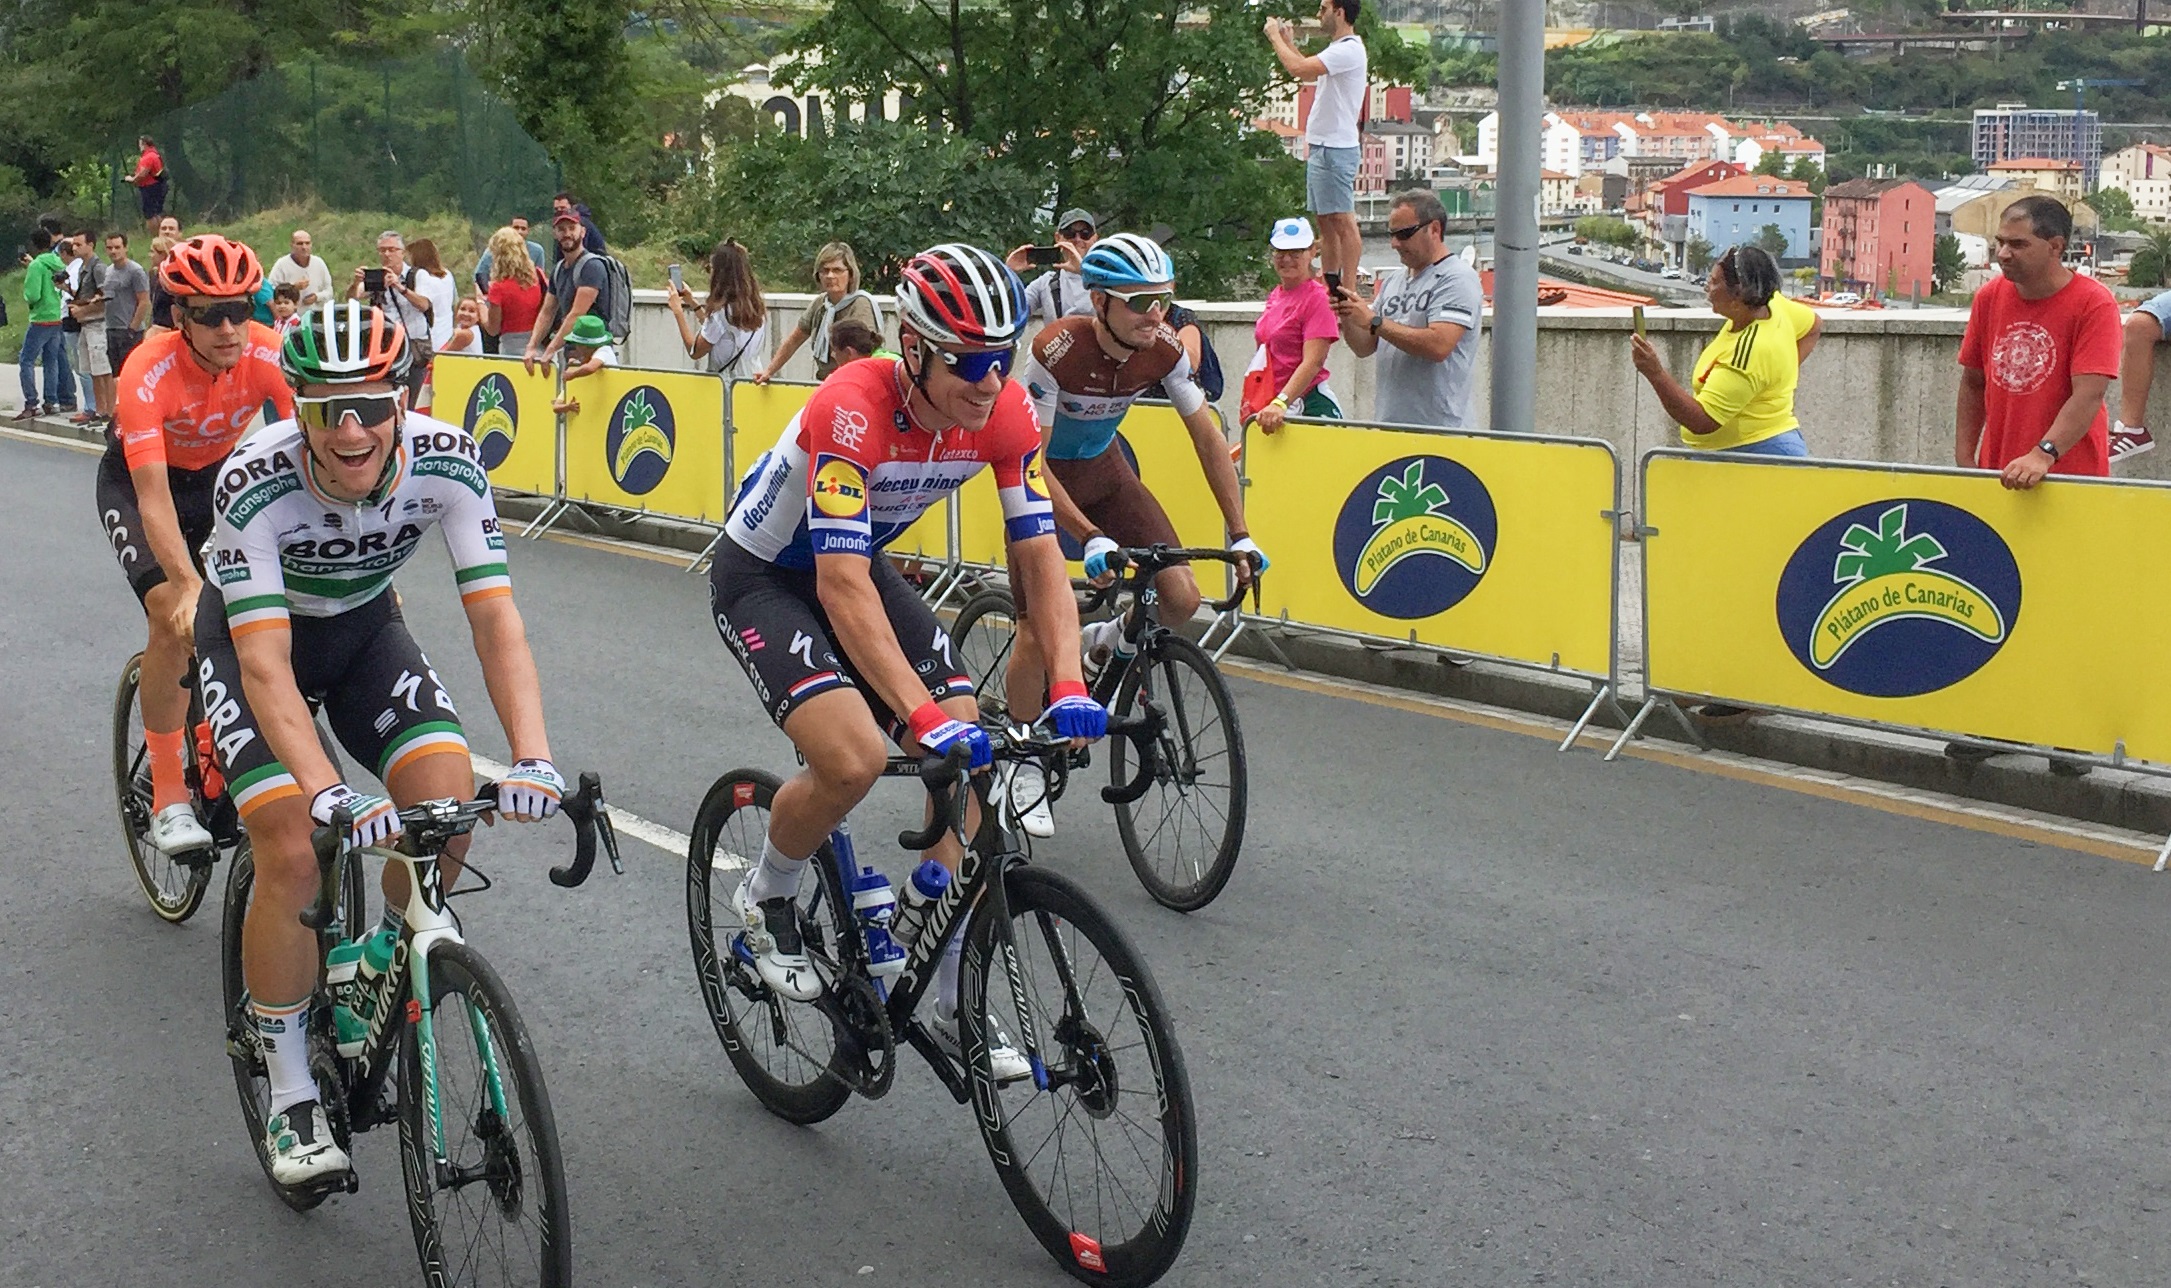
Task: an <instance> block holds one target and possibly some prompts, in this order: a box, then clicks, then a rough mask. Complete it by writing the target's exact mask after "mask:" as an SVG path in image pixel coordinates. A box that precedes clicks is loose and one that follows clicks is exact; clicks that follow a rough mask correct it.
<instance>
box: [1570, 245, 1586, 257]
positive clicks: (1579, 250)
mask: <svg viewBox="0 0 2171 1288" xmlns="http://www.w3.org/2000/svg"><path fill="white" fill-rule="evenodd" d="M1568 253H1569V254H1571V255H1580V254H1582V253H1583V248H1582V247H1581V246H1570V247H1569V248H1568Z"/></svg>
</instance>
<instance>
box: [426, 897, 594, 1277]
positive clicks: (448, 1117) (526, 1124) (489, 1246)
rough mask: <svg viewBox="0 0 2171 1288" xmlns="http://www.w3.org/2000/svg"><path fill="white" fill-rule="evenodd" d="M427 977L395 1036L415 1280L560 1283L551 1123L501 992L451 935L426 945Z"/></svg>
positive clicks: (556, 1158) (507, 997) (561, 1219)
mask: <svg viewBox="0 0 2171 1288" xmlns="http://www.w3.org/2000/svg"><path fill="white" fill-rule="evenodd" d="M427 989H428V993H429V996H428V997H427V998H424V999H422V1008H421V1016H422V1019H421V1021H420V1022H418V1023H415V1024H410V1025H408V1026H407V1032H406V1034H405V1035H404V1037H403V1038H402V1041H403V1042H404V1044H405V1045H404V1048H403V1050H402V1051H401V1053H400V1088H399V1097H400V1164H401V1171H402V1173H403V1174H404V1177H405V1180H406V1182H407V1214H408V1217H409V1218H410V1220H411V1221H412V1223H413V1225H414V1229H415V1251H416V1253H417V1254H419V1255H420V1256H421V1258H422V1277H423V1281H424V1282H425V1283H427V1284H429V1285H431V1288H440V1286H448V1288H449V1286H450V1285H454V1284H458V1285H462V1288H467V1286H468V1285H484V1284H503V1285H513V1284H520V1285H531V1284H543V1285H546V1286H548V1285H562V1284H569V1283H571V1282H572V1280H573V1235H572V1227H571V1226H570V1224H568V1216H567V1211H566V1197H565V1167H564V1163H563V1160H562V1159H561V1158H560V1155H559V1152H558V1126H557V1122H556V1120H555V1119H554V1118H553V1117H552V1116H551V1112H550V1096H549V1093H548V1092H546V1091H545V1090H544V1088H543V1070H542V1065H541V1064H540V1063H539V1062H538V1061H537V1060H536V1058H535V1048H534V1046H533V1044H532V1043H531V1042H530V1041H529V1038H528V1031H527V1027H526V1026H525V1025H523V1024H522V1023H521V1022H520V1014H519V1012H518V1011H516V1010H515V1009H514V1008H513V999H512V995H511V994H510V993H508V992H507V991H506V989H505V985H504V983H503V981H501V980H499V979H498V976H497V972H496V971H494V970H492V969H490V964H489V963H488V962H486V961H484V960H483V958H482V955H481V954H479V953H477V952H476V951H475V950H474V949H473V948H470V947H468V946H467V945H466V944H463V943H459V942H457V941H453V940H445V941H442V942H440V943H438V944H437V945H435V946H434V947H432V948H431V949H430V956H429V970H428V978H427ZM440 1132H441V1133H442V1137H441V1139H442V1149H440V1148H439V1140H440Z"/></svg>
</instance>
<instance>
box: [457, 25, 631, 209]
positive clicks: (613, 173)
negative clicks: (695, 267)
mask: <svg viewBox="0 0 2171 1288" xmlns="http://www.w3.org/2000/svg"><path fill="white" fill-rule="evenodd" d="M492 8H493V9H494V10H495V13H496V17H497V21H498V25H497V31H496V42H495V53H496V59H495V68H496V71H497V74H498V77H499V79H500V80H501V81H502V82H503V84H504V86H505V92H506V95H507V97H509V98H510V99H511V100H512V103H513V106H514V108H515V110H516V111H518V113H519V114H520V124H521V125H522V126H523V127H524V128H525V129H526V130H527V131H528V133H529V134H532V135H534V136H535V138H536V139H537V141H539V142H540V143H542V145H543V146H544V147H546V148H549V149H550V151H551V155H553V156H555V157H556V158H557V159H558V164H559V165H560V166H562V167H563V168H564V170H565V177H566V181H567V183H568V184H570V185H571V186H572V187H573V188H574V189H575V190H576V191H578V192H579V193H580V194H581V195H582V196H583V197H584V198H586V199H587V200H588V201H589V202H590V203H591V204H592V205H594V206H595V207H596V214H597V216H598V217H599V218H601V219H604V220H608V219H609V218H610V217H611V216H612V215H613V214H618V213H623V212H625V210H626V207H627V205H628V204H630V203H629V201H628V198H629V196H630V194H629V193H628V189H627V185H626V182H625V179H624V172H623V169H622V167H623V166H624V164H625V160H626V152H627V145H628V143H629V142H630V141H631V140H632V139H633V137H634V126H635V123H636V121H637V120H638V115H639V105H638V104H637V103H636V102H635V99H634V84H633V57H632V53H631V51H630V49H629V48H628V46H627V44H626V38H625V35H626V22H627V19H628V18H629V17H630V15H631V12H632V5H631V3H630V0H505V2H504V3H502V4H497V5H493V6H492Z"/></svg>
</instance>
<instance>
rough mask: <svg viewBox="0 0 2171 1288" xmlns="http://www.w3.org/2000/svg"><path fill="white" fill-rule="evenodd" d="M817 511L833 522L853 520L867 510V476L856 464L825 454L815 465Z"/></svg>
mask: <svg viewBox="0 0 2171 1288" xmlns="http://www.w3.org/2000/svg"><path fill="white" fill-rule="evenodd" d="M814 508H815V509H817V510H820V511H821V512H822V513H823V514H826V515H828V516H829V517H830V518H832V519H851V518H856V517H858V516H859V515H860V514H862V513H864V512H865V511H866V509H867V474H866V472H865V471H864V470H862V469H860V468H859V465H858V463H857V462H855V461H850V460H847V459H845V458H844V457H842V456H831V455H829V454H828V453H827V452H824V453H823V454H822V455H821V456H820V457H818V458H817V459H816V460H815V463H814Z"/></svg>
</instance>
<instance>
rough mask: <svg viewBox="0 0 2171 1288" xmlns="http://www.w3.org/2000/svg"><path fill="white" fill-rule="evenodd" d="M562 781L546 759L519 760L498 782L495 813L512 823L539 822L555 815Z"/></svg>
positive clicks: (562, 789) (563, 787)
mask: <svg viewBox="0 0 2171 1288" xmlns="http://www.w3.org/2000/svg"><path fill="white" fill-rule="evenodd" d="M564 799H565V779H564V778H562V777H560V776H559V774H558V767H557V766H556V765H553V764H551V763H550V762H549V761H547V760H522V761H517V762H515V763H514V765H513V772H511V773H509V774H507V775H505V777H503V778H501V779H499V780H498V812H499V813H500V814H503V815H504V816H505V817H507V818H509V819H511V820H512V821H513V822H515V823H539V822H541V821H542V820H544V819H546V818H549V817H550V816H551V815H553V814H555V813H557V812H558V803H559V802H560V801H562V800H564Z"/></svg>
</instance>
